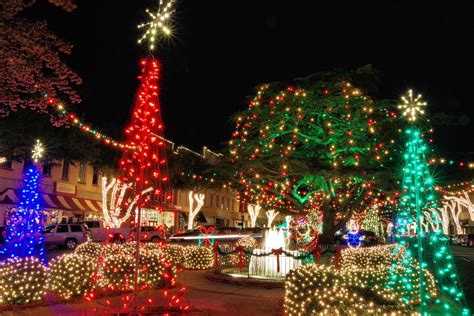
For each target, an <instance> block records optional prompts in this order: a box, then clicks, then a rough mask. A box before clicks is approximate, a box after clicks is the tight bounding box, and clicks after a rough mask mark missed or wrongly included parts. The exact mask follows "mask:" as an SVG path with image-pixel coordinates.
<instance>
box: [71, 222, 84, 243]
mask: <svg viewBox="0 0 474 316" xmlns="http://www.w3.org/2000/svg"><path fill="white" fill-rule="evenodd" d="M69 229H70V230H71V233H70V234H69V235H70V236H71V237H73V238H76V240H77V242H78V243H82V242H84V241H86V238H85V237H84V232H83V231H82V227H81V225H74V224H73V225H69Z"/></svg>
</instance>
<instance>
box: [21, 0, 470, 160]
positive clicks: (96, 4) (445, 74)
mask: <svg viewBox="0 0 474 316" xmlns="http://www.w3.org/2000/svg"><path fill="white" fill-rule="evenodd" d="M157 2H158V1H151V0H147V1H145V0H133V1H132V0H128V1H99V0H93V1H91V0H89V1H85V0H83V1H80V0H79V1H77V4H78V9H77V10H76V11H74V12H73V13H66V12H64V11H62V10H61V9H58V8H56V7H54V6H51V5H49V4H47V2H46V1H40V2H39V3H38V4H37V5H35V6H33V7H32V8H31V9H30V10H31V11H34V14H35V15H37V16H38V17H43V18H45V19H47V20H48V21H49V23H50V28H51V30H52V31H53V32H55V33H56V34H58V35H59V36H60V37H61V38H63V39H64V40H66V41H69V42H70V43H72V44H73V45H74V50H73V53H72V54H71V55H70V56H68V57H66V58H65V59H66V61H67V62H68V64H69V65H70V66H71V67H72V68H73V69H74V70H75V71H76V72H77V73H79V75H80V76H81V77H82V78H83V81H84V82H83V85H82V86H81V87H80V89H79V90H80V94H81V96H82V98H83V102H82V103H81V104H80V105H79V106H78V107H77V108H76V111H77V112H78V113H81V114H83V115H85V118H86V120H87V121H89V122H91V123H92V124H93V125H94V126H95V127H97V128H99V129H102V130H104V131H106V132H108V133H110V134H111V135H113V136H115V137H120V136H121V131H122V129H123V126H124V125H125V123H126V121H127V119H128V116H129V114H130V111H131V106H132V105H133V99H134V95H135V91H136V89H137V87H138V81H137V79H136V76H137V74H138V71H139V68H138V61H139V60H140V57H142V56H146V54H147V46H146V45H144V46H139V45H137V43H136V41H137V39H138V37H139V35H140V34H141V32H140V30H138V29H137V27H136V25H137V24H139V23H141V22H143V21H145V20H146V17H147V16H146V13H145V9H146V8H155V6H156V5H157ZM415 2H416V3H415ZM473 12H474V2H473V1H426V2H420V1H346V2H344V1H286V2H283V1H281V2H280V1H232V0H225V1H223V0H220V1H205V0H201V1H198V0H178V2H177V6H176V14H175V23H174V25H175V37H174V39H173V40H172V41H170V42H169V43H164V44H163V45H162V48H160V49H159V50H158V51H157V54H158V56H159V58H160V60H161V61H162V64H163V68H162V69H163V71H162V77H161V96H160V101H161V106H162V111H163V120H164V122H165V127H166V129H165V136H166V137H167V138H169V139H171V140H173V141H175V142H176V143H177V144H180V145H186V146H189V147H191V148H194V149H200V148H201V147H202V146H205V145H206V146H208V147H211V148H219V147H222V143H223V142H224V141H226V140H228V139H229V138H230V134H231V131H232V129H233V126H232V125H231V124H230V122H229V117H230V116H231V115H232V114H233V113H235V112H236V111H239V110H243V109H245V108H246V107H247V99H248V96H251V95H252V94H253V92H254V87H255V86H256V85H258V84H261V83H266V82H274V81H280V82H291V81H292V80H293V79H294V78H298V77H304V76H306V75H309V74H311V73H314V72H317V71H322V70H331V69H334V68H346V69H350V68H356V67H359V66H363V65H365V64H372V65H373V66H374V67H375V68H376V69H378V70H379V71H380V72H381V78H382V82H381V85H380V87H379V88H380V91H379V95H376V96H375V97H377V98H392V99H398V97H399V95H400V94H402V93H405V92H406V90H407V89H408V88H410V87H412V88H414V89H415V90H416V91H419V92H421V93H423V95H424V97H425V99H427V101H428V102H429V105H430V107H429V110H430V111H431V112H439V111H444V112H446V113H448V114H452V115H456V116H457V117H458V121H459V124H460V125H459V126H457V127H449V128H439V129H438V130H437V132H436V133H435V144H437V145H438V146H439V147H440V148H441V150H442V151H444V152H464V153H467V152H469V151H470V152H473V151H474V141H473V135H474V128H473V125H474V122H473V121H474V111H473V108H474V106H473V103H472V98H471V95H472V93H473V88H474V86H473V82H472V81H473V80H472V72H473V70H474V67H473V56H474V40H473V39H474V36H473V35H474V19H473V18H472V13H473ZM453 155H455V154H454V153H453Z"/></svg>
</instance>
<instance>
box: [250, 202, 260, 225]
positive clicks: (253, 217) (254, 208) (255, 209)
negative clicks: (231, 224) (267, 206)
mask: <svg viewBox="0 0 474 316" xmlns="http://www.w3.org/2000/svg"><path fill="white" fill-rule="evenodd" d="M261 208H262V207H261V206H260V205H252V204H249V205H248V206H247V210H248V212H249V216H250V223H251V224H250V226H251V227H255V226H256V225H257V218H258V214H259V213H260V209H261Z"/></svg>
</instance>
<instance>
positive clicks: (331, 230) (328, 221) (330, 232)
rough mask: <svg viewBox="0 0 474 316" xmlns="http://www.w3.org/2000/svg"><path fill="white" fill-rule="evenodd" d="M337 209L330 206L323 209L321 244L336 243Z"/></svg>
mask: <svg viewBox="0 0 474 316" xmlns="http://www.w3.org/2000/svg"><path fill="white" fill-rule="evenodd" d="M335 219H336V210H334V209H333V208H332V207H328V208H327V209H325V210H323V232H322V234H321V235H320V236H319V242H318V243H319V244H320V245H333V244H334V234H335V233H336V229H337V227H336V225H335V223H334V222H335Z"/></svg>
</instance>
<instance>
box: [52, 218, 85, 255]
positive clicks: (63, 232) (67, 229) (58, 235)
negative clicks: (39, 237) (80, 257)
mask: <svg viewBox="0 0 474 316" xmlns="http://www.w3.org/2000/svg"><path fill="white" fill-rule="evenodd" d="M43 236H44V243H45V246H65V247H66V248H67V249H71V250H72V249H74V248H76V246H77V245H78V244H81V243H83V242H85V241H87V240H88V239H89V237H90V231H89V229H88V228H87V227H86V226H85V225H84V224H52V225H48V226H46V227H45V228H44V230H43Z"/></svg>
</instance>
